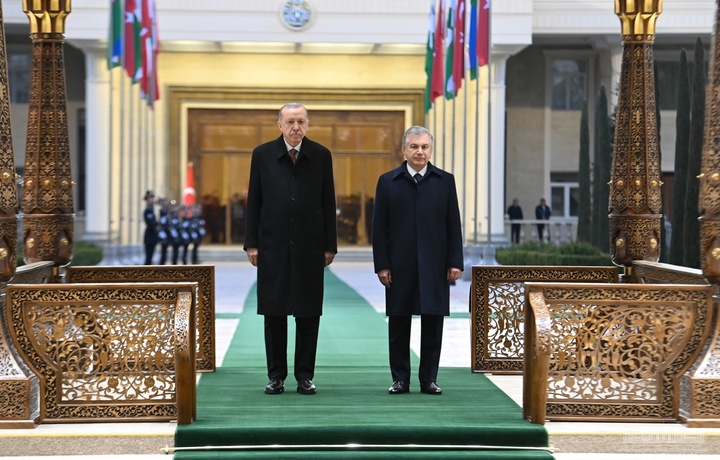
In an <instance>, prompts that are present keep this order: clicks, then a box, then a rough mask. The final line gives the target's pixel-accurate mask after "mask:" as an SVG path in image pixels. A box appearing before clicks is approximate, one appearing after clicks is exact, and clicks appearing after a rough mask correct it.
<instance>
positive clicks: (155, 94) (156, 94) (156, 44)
mask: <svg viewBox="0 0 720 460" xmlns="http://www.w3.org/2000/svg"><path fill="white" fill-rule="evenodd" d="M150 14H151V15H152V49H153V54H152V58H153V66H152V68H153V73H152V76H151V82H152V83H151V85H150V90H151V91H152V93H151V99H152V102H151V103H150V107H151V108H153V107H154V106H155V101H157V100H158V99H160V84H159V83H158V55H159V54H160V35H159V34H158V25H157V8H156V7H155V0H152V8H151V9H150Z"/></svg>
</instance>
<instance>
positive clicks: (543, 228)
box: [537, 224, 545, 241]
mask: <svg viewBox="0 0 720 460" xmlns="http://www.w3.org/2000/svg"><path fill="white" fill-rule="evenodd" d="M537 228H538V239H539V240H540V241H542V240H543V230H545V224H537Z"/></svg>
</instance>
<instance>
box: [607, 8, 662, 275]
mask: <svg viewBox="0 0 720 460" xmlns="http://www.w3.org/2000/svg"><path fill="white" fill-rule="evenodd" d="M661 12H662V0H615V13H616V14H617V15H618V16H619V17H620V22H621V24H622V39H623V56H622V70H621V73H620V92H619V95H618V105H617V115H616V124H615V144H614V147H613V159H612V170H611V173H610V174H611V178H610V183H609V185H610V202H609V212H610V255H611V258H612V261H613V263H614V264H616V265H618V266H625V267H626V274H629V270H630V265H631V264H632V261H633V260H649V261H653V262H657V261H658V259H659V258H660V224H661V222H660V221H661V217H662V215H661V212H662V194H661V186H662V181H661V176H660V161H659V160H660V159H659V154H658V134H657V117H656V111H655V104H656V102H655V75H654V70H653V42H654V40H655V22H656V21H657V17H658V16H659V15H660V13H661Z"/></svg>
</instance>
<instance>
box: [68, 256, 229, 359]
mask: <svg viewBox="0 0 720 460" xmlns="http://www.w3.org/2000/svg"><path fill="white" fill-rule="evenodd" d="M66 278H67V282H68V283H147V282H158V281H161V282H166V283H167V282H185V281H194V282H196V283H197V285H198V298H197V301H196V302H197V318H196V336H197V350H196V357H197V364H196V368H197V370H198V371H199V372H213V371H215V267H214V266H213V265H185V266H176V265H128V266H97V267H95V266H93V267H82V266H78V267H68V269H67V273H66Z"/></svg>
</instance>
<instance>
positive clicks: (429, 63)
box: [425, 0, 435, 113]
mask: <svg viewBox="0 0 720 460" xmlns="http://www.w3.org/2000/svg"><path fill="white" fill-rule="evenodd" d="M434 46H435V0H430V21H429V24H428V37H427V46H426V48H425V75H427V82H426V83H425V113H427V112H428V110H430V108H431V107H432V104H433V101H434V99H433V98H432V97H431V95H430V92H431V90H432V78H433V54H434Z"/></svg>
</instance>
